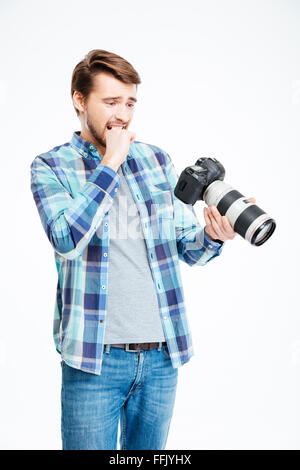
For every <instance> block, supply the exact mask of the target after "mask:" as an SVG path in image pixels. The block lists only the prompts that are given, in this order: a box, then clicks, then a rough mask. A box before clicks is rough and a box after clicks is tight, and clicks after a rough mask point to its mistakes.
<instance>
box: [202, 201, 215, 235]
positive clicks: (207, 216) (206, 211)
mask: <svg viewBox="0 0 300 470" xmlns="http://www.w3.org/2000/svg"><path fill="white" fill-rule="evenodd" d="M203 213H204V219H205V223H206V228H207V229H208V231H209V233H210V235H211V237H212V238H218V236H217V234H216V233H215V231H214V229H213V227H212V223H211V220H210V217H209V215H208V214H209V211H208V208H207V207H204V210H203Z"/></svg>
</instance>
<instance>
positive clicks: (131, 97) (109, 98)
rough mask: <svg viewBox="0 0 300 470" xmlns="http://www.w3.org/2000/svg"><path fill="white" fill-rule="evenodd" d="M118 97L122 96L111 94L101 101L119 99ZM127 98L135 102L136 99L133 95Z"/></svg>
mask: <svg viewBox="0 0 300 470" xmlns="http://www.w3.org/2000/svg"><path fill="white" fill-rule="evenodd" d="M120 98H122V96H111V97H108V98H102V101H105V100H119V99H120ZM128 99H129V100H131V101H134V102H135V103H136V102H137V99H136V98H134V97H133V96H129V98H128Z"/></svg>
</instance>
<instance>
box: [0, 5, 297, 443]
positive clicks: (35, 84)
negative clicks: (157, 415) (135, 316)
mask: <svg viewBox="0 0 300 470" xmlns="http://www.w3.org/2000/svg"><path fill="white" fill-rule="evenodd" d="M0 13H1V24H0V31H1V33H0V38H1V45H2V47H1V49H2V50H1V75H0V105H1V116H0V119H1V176H2V178H1V184H0V188H1V268H2V269H1V305H2V308H1V329H0V379H1V391H0V395H1V401H0V415H1V425H0V428H1V429H0V448H2V449H60V448H61V440H60V381H61V369H60V356H59V354H58V353H57V352H56V351H55V348H54V343H53V339H52V320H53V310H54V298H55V289H56V269H55V263H54V256H53V252H52V248H51V245H50V243H49V241H48V240H47V237H46V235H45V233H44V231H43V229H42V225H41V222H40V219H39V217H38V213H37V210H36V207H35V204H34V201H33V198H32V194H31V191H30V171H29V168H30V164H31V162H32V160H33V159H34V157H35V156H36V155H38V154H39V153H42V152H45V151H48V150H50V149H51V148H53V147H54V146H56V145H60V144H63V143H65V142H68V141H69V140H70V138H71V136H72V133H73V132H74V131H75V130H79V129H80V123H79V120H78V118H77V116H76V114H75V111H74V109H73V106H72V102H71V97H70V82H71V74H72V71H73V68H74V67H75V65H76V64H77V63H78V62H79V61H80V60H81V59H82V58H83V57H84V55H85V54H86V53H87V52H88V51H89V50H91V49H95V48H99V49H106V50H108V51H112V52H115V53H117V54H119V55H121V56H123V57H124V58H126V59H127V60H128V61H129V62H131V63H132V65H133V66H134V67H135V68H136V69H137V71H138V72H139V74H140V76H141V78H142V84H141V85H140V86H139V88H138V104H137V109H136V112H135V117H134V120H133V122H132V125H131V129H132V130H134V131H135V132H136V139H137V140H140V141H143V142H147V143H151V144H154V145H158V146H160V147H162V148H163V149H165V150H166V151H167V152H168V153H169V154H170V156H171V157H172V159H173V161H174V164H175V167H176V169H177V171H178V173H180V172H181V171H182V170H183V169H184V168H185V167H186V166H188V165H191V164H194V163H195V161H196V159H197V158H198V157H200V156H215V157H216V158H218V159H219V160H220V161H221V162H222V163H223V165H224V166H225V169H226V181H227V182H228V183H230V184H232V185H233V186H235V187H236V189H238V190H239V191H241V192H242V193H243V194H244V195H246V196H247V197H250V196H253V197H255V198H256V200H257V204H258V205H259V206H260V207H261V208H262V209H264V210H265V211H266V212H268V213H269V214H270V215H272V216H273V217H274V218H275V219H276V222H277V228H276V231H275V233H274V235H273V236H272V237H271V239H270V240H269V241H268V242H267V243H266V244H265V245H263V246H261V247H254V246H251V245H250V244H249V243H248V242H246V241H245V240H243V239H242V238H241V237H240V236H236V237H235V239H234V240H233V241H228V242H226V245H225V247H224V249H223V253H222V254H221V256H220V257H218V258H216V259H215V260H212V261H211V262H209V263H208V264H207V265H206V266H204V267H197V268H191V267H190V266H188V265H185V264H184V263H180V265H181V270H182V277H183V283H184V287H185V300H186V305H187V310H188V318H189V323H190V326H191V329H192V335H193V343H194V348H195V353H196V354H195V356H194V357H193V358H192V359H191V361H190V362H189V363H187V364H185V365H184V366H183V367H182V368H180V369H179V382H178V389H177V399H176V404H175V410H174V415H173V419H172V423H171V428H170V433H169V438H168V443H167V449H292V448H293V449H299V448H300V445H299V438H300V406H299V396H300V394H299V392H300V390H299V385H300V380H299V372H300V329H299V327H300V322H299V301H298V292H299V291H298V289H299V275H298V271H299V243H300V240H299V215H298V214H299V183H298V181H299V169H300V168H299V151H300V145H299V124H300V65H299V46H300V44H299V40H300V27H299V26H300V24H299V23H300V2H299V1H297V0H294V1H293V0H282V1H276V0H275V1H270V0H269V1H268V0H259V1H258V0H257V1H255V0H254V1H246V0H244V1H233V0H226V1H206V2H205V1H199V0H197V1H194V0H187V1H185V2H182V1H174V0H172V1H169V0H167V1H166V0H164V1H161V0H160V1H153V0H152V1H151V2H145V1H130V0H128V1H126V2H124V1H116V0H114V1H113V2H101V1H91V0H90V1H88V0H85V2H82V1H77V0H72V1H57V0H52V1H51V2H50V1H48V2H45V1H43V2H41V1H32V0H27V1H16V0H14V1H12V0H6V1H2V2H1V7H0ZM203 207H204V203H203V202H198V203H197V204H196V206H195V209H196V212H197V214H198V215H199V220H200V222H201V223H203V224H204V218H203Z"/></svg>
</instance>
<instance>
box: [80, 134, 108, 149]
mask: <svg viewBox="0 0 300 470" xmlns="http://www.w3.org/2000/svg"><path fill="white" fill-rule="evenodd" d="M79 137H81V138H82V139H84V140H87V141H88V142H90V143H91V144H93V145H95V147H96V148H97V150H98V153H99V155H104V154H105V150H106V149H105V148H104V147H102V145H100V144H99V143H98V142H97V141H96V140H95V139H94V137H93V136H92V135H91V134H90V133H89V132H88V131H87V130H81V132H80V134H79Z"/></svg>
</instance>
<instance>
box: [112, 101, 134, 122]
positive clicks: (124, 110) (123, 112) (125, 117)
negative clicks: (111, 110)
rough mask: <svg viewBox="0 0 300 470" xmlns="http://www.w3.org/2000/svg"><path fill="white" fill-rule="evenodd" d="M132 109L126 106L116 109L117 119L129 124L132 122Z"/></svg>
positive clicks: (120, 105)
mask: <svg viewBox="0 0 300 470" xmlns="http://www.w3.org/2000/svg"><path fill="white" fill-rule="evenodd" d="M130 113H131V112H130V109H128V107H127V106H126V105H122V104H119V106H118V107H117V109H116V113H115V119H116V121H121V122H124V123H127V122H128V121H129V120H130Z"/></svg>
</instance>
